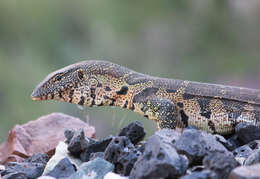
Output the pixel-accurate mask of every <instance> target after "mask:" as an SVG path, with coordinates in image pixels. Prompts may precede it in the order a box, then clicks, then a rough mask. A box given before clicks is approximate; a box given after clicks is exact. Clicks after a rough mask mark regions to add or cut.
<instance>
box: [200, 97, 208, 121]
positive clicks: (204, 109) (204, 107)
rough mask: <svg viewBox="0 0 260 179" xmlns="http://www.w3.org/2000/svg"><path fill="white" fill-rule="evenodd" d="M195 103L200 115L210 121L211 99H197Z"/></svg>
mask: <svg viewBox="0 0 260 179" xmlns="http://www.w3.org/2000/svg"><path fill="white" fill-rule="evenodd" d="M197 101H198V103H199V105H200V115H201V116H204V117H206V118H207V119H210V116H211V111H210V108H209V105H210V102H211V99H209V98H198V99H197Z"/></svg>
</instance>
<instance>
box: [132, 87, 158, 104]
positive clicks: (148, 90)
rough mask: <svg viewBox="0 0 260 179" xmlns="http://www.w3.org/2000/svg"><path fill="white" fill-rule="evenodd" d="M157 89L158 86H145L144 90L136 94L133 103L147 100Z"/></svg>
mask: <svg viewBox="0 0 260 179" xmlns="http://www.w3.org/2000/svg"><path fill="white" fill-rule="evenodd" d="M157 91H158V88H145V89H144V90H143V91H141V92H140V93H138V94H136V95H135V96H134V98H133V103H137V102H145V101H147V98H148V97H152V96H154V95H155V94H156V92H157Z"/></svg>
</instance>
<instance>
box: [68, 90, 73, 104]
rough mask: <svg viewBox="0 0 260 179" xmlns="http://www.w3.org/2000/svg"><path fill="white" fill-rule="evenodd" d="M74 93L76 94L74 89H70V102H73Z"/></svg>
mask: <svg viewBox="0 0 260 179" xmlns="http://www.w3.org/2000/svg"><path fill="white" fill-rule="evenodd" d="M73 95H74V90H71V91H70V94H69V99H70V101H69V102H70V103H72V99H73Z"/></svg>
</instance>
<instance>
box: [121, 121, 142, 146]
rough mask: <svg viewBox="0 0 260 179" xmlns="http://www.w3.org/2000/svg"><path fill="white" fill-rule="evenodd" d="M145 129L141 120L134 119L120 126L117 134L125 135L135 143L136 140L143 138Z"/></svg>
mask: <svg viewBox="0 0 260 179" xmlns="http://www.w3.org/2000/svg"><path fill="white" fill-rule="evenodd" d="M145 134H146V133H145V130H144V127H143V125H142V123H141V122H139V121H135V122H132V123H130V124H129V125H127V126H126V127H124V128H122V129H121V130H120V132H119V134H118V136H127V137H128V138H129V139H130V141H131V142H132V143H133V144H134V145H136V144H137V143H138V142H140V141H141V140H143V139H144V136H145Z"/></svg>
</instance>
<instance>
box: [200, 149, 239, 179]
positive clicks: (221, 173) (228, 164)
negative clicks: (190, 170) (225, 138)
mask: <svg viewBox="0 0 260 179" xmlns="http://www.w3.org/2000/svg"><path fill="white" fill-rule="evenodd" d="M203 164H204V165H205V167H206V168H208V169H209V170H212V171H214V172H215V173H216V174H217V176H218V178H219V179H222V178H228V176H229V174H230V172H231V171H232V170H233V169H234V168H236V167H238V166H239V163H238V162H237V161H236V160H235V158H234V157H233V156H232V155H226V154H224V153H219V152H216V153H211V154H209V155H208V156H206V157H205V158H204V159H203Z"/></svg>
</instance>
